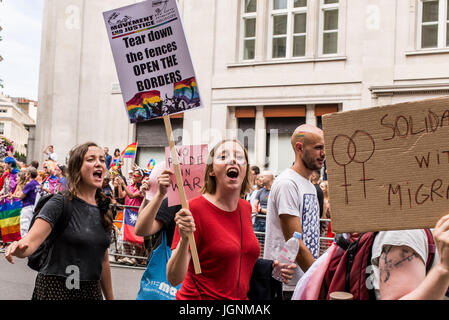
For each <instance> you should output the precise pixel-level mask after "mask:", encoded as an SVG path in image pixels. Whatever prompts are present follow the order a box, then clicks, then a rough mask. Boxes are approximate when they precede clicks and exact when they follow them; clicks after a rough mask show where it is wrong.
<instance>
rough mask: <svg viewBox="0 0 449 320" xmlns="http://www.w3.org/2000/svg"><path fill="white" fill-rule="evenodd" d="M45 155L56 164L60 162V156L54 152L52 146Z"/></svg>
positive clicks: (45, 150)
mask: <svg viewBox="0 0 449 320" xmlns="http://www.w3.org/2000/svg"><path fill="white" fill-rule="evenodd" d="M43 153H44V154H46V155H47V156H48V159H46V160H53V161H54V162H58V155H57V154H56V152H55V151H54V149H53V146H52V145H49V146H48V147H47V148H45V149H44V151H43Z"/></svg>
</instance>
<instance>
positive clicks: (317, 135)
mask: <svg viewBox="0 0 449 320" xmlns="http://www.w3.org/2000/svg"><path fill="white" fill-rule="evenodd" d="M291 143H292V147H293V151H294V152H295V163H294V164H293V168H294V170H296V171H297V172H299V173H300V174H301V175H302V176H303V177H305V178H307V179H309V178H310V175H311V174H312V172H313V170H320V169H321V168H322V167H323V165H324V159H325V157H326V153H325V151H324V134H323V130H321V129H320V128H318V127H315V126H312V125H310V124H303V125H300V126H299V127H297V128H296V129H295V131H294V132H293V134H292V138H291Z"/></svg>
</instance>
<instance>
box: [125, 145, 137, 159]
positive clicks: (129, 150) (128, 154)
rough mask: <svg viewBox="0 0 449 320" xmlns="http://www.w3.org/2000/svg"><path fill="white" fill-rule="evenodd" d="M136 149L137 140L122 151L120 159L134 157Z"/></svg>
mask: <svg viewBox="0 0 449 320" xmlns="http://www.w3.org/2000/svg"><path fill="white" fill-rule="evenodd" d="M136 151H137V142H134V143H131V144H130V145H129V146H127V147H126V148H125V149H124V150H123V151H122V154H121V157H122V159H124V158H134V157H135V156H136Z"/></svg>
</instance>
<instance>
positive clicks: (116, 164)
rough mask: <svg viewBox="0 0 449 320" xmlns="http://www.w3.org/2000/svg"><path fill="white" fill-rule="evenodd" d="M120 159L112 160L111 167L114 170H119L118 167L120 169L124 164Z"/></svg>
mask: <svg viewBox="0 0 449 320" xmlns="http://www.w3.org/2000/svg"><path fill="white" fill-rule="evenodd" d="M120 160H121V159H120ZM120 160H118V159H114V160H113V161H112V163H111V169H112V170H114V171H117V170H118V169H120V168H121V167H122V165H121V164H120Z"/></svg>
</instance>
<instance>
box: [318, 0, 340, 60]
mask: <svg viewBox="0 0 449 320" xmlns="http://www.w3.org/2000/svg"><path fill="white" fill-rule="evenodd" d="M320 1H321V18H320V21H321V27H320V30H321V41H320V44H321V50H320V52H321V53H322V54H323V55H324V54H336V53H337V52H338V11H339V0H320Z"/></svg>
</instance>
